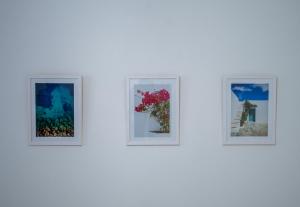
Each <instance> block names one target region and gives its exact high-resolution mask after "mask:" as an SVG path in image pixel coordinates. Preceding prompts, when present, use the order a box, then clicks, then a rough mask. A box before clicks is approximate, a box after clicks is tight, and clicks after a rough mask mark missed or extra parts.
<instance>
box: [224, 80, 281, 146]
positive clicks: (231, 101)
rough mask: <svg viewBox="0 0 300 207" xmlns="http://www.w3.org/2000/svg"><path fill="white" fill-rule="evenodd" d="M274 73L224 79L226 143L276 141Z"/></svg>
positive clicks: (267, 142) (273, 142) (264, 142)
mask: <svg viewBox="0 0 300 207" xmlns="http://www.w3.org/2000/svg"><path fill="white" fill-rule="evenodd" d="M276 90H277V79H276V77H274V76H272V75H271V76H269V75H267V76H266V75H262V76H252V75H250V76H243V75H241V76H239V75H233V76H225V77H224V78H223V134H224V135H223V144H225V145H234V144H237V145H239V144H275V134H276V133H275V132H276Z"/></svg>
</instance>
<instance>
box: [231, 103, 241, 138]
mask: <svg viewBox="0 0 300 207" xmlns="http://www.w3.org/2000/svg"><path fill="white" fill-rule="evenodd" d="M242 113H243V104H240V105H239V106H238V109H237V110H236V112H235V117H234V119H233V121H232V123H231V132H232V133H238V132H239V129H240V120H241V116H242Z"/></svg>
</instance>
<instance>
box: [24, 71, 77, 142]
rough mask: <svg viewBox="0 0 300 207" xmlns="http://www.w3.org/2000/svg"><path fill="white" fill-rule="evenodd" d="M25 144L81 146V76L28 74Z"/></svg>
mask: <svg viewBox="0 0 300 207" xmlns="http://www.w3.org/2000/svg"><path fill="white" fill-rule="evenodd" d="M29 108H30V110H29V111H30V115H29V117H30V120H29V123H30V136H29V145H82V78H81V76H69V75H32V76H30V77H29Z"/></svg>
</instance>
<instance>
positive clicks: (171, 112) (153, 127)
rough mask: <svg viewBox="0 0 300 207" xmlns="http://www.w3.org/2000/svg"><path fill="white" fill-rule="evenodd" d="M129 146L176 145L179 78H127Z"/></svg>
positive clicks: (170, 76)
mask: <svg viewBox="0 0 300 207" xmlns="http://www.w3.org/2000/svg"><path fill="white" fill-rule="evenodd" d="M127 86H128V89H127V90H128V108H129V109H128V118H129V121H128V129H129V130H128V131H129V133H128V134H129V136H128V139H127V144H128V145H179V76H176V75H160V76H132V77H129V78H128V82H127Z"/></svg>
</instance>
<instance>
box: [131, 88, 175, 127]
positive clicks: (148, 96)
mask: <svg viewBox="0 0 300 207" xmlns="http://www.w3.org/2000/svg"><path fill="white" fill-rule="evenodd" d="M137 92H138V93H139V94H140V95H141V96H142V101H141V103H140V104H139V105H137V106H136V107H135V111H136V112H145V111H148V112H150V115H151V116H154V117H156V119H157V120H158V121H159V123H160V125H161V131H162V132H169V117H170V115H169V111H170V94H169V92H168V91H167V90H165V89H162V90H160V91H154V92H152V93H150V92H149V91H146V92H143V91H140V90H138V91H137Z"/></svg>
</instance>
